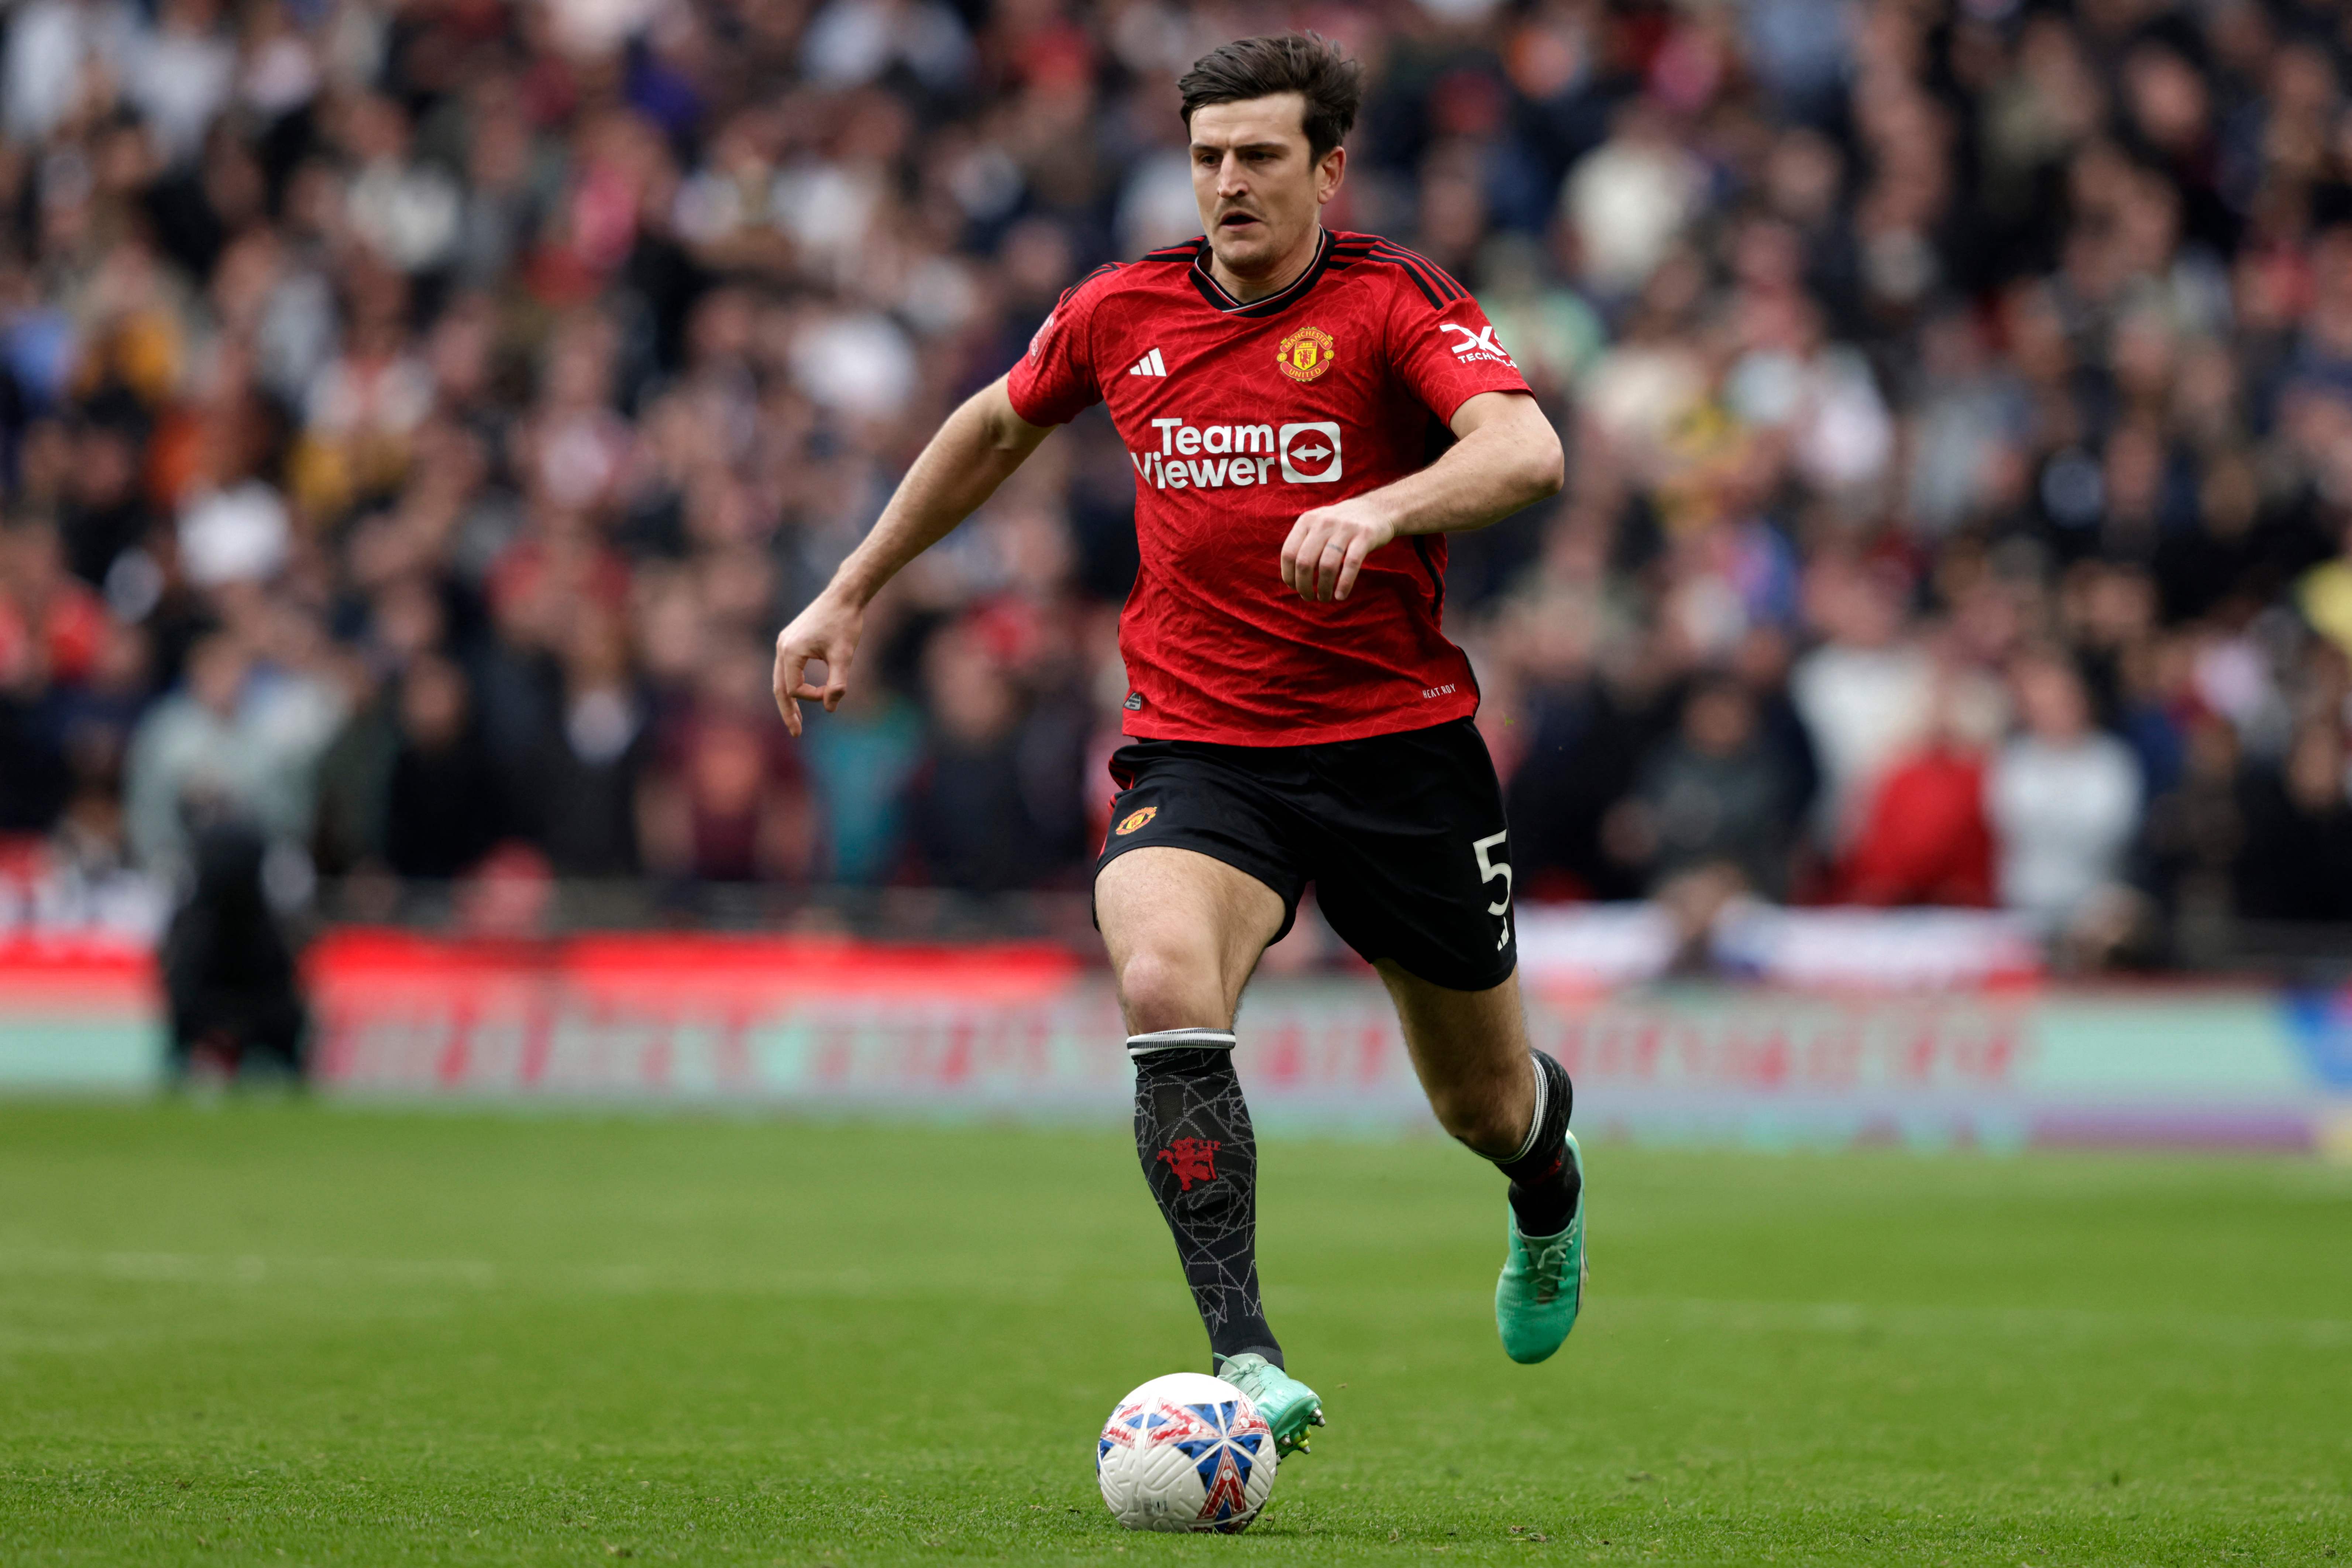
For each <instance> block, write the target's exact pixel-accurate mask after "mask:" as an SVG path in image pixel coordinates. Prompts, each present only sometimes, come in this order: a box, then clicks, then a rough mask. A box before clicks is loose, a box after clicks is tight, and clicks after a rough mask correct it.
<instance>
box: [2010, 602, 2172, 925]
mask: <svg viewBox="0 0 2352 1568" xmlns="http://www.w3.org/2000/svg"><path fill="white" fill-rule="evenodd" d="M2011 685H2012V687H2013V688H2014V689H2015V693H2016V702H2017V711H2018V718H2019V721H2020V728H2019V732H2018V733H2017V734H2016V735H2015V736H2014V737H2012V738H2011V740H2010V742H2009V743H2008V744H2007V745H2005V746H2003V747H2002V748H2001V750H2000V754H1999V755H1998V756H1997V757H1996V758H1995V759H1994V761H1993V764H1992V769H1991V773H1990V776H1989V777H1988V778H1987V780H1986V782H1985V800H1986V811H1987V815H1988V816H1990V818H1991V822H1992V826H1993V832H1994V834H1995V836H1996V837H1997V839H1998V840H1999V843H2000V900H2001V902H2002V903H2003V904H2004V905H2006V906H2007V907H2008V908H2010V909H2012V910H2020V911H2021V912H2023V913H2025V914H2028V915H2030V916H2032V917H2033V918H2034V919H2035V920H2036V921H2040V922H2041V923H2042V926H2043V928H2044V929H2045V930H2047V931H2052V932H2053V933H2063V932H2065V931H2069V930H2070V929H2072V928H2074V927H2075V926H2076V925H2077V924H2078V923H2079V922H2082V921H2084V920H2085V919H2087V918H2089V917H2091V916H2092V915H2094V914H2095V913H2096V912H2098V911H2097V910H2096V909H2095V904H2096V900H2099V899H2100V897H2101V896H2102V895H2104V894H2106V893H2108V892H2110V891H2111V890H2113V889H2116V887H2117V886H2118V885H2119V884H2120V883H2121V881H2122V879H2123V874H2124V868H2125V866H2124V861H2125V856H2126V852H2127V851H2128V850H2129V848H2130V847H2131V843H2132V838H2133V835H2134V834H2135V832H2136V831H2137V826H2138V820H2139V809H2140V793H2141V782H2140V770H2139V764H2138V763H2137V762H2135V761H2134V760H2133V758H2132V754H2131V752H2130V749H2129V748H2128V747H2126V746H2125V744H2124V743H2123V742H2121V741H2119V740H2117V739H2116V737H2115V736H2113V735H2111V734H2108V733H2106V732H2105V731H2101V730H2098V729H2096V728H2095V727H2094V726H2093V724H2092V722H2091V703H2090V698H2089V695H2088V693H2086V692H2085V691H2084V687H2083V679H2082V677H2081V675H2080V674H2079V673H2078V672H2077V670H2076V669H2075V668H2074V663H2073V661H2072V659H2071V658H2069V657H2068V656H2067V655H2065V654H2063V653H2060V652H2056V651H2053V650H2050V649H2046V648H2037V649H2032V650H2029V651H2028V652H2027V653H2025V654H2023V655H2021V656H2020V658H2018V659H2017V661H2016V663H2015V665H2014V667H2013V668H2012V670H2011Z"/></svg>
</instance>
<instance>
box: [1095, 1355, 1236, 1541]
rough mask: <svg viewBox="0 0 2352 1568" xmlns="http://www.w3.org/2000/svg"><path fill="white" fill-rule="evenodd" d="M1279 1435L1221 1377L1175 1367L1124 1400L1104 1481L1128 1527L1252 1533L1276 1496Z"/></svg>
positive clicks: (1102, 1445) (1110, 1433) (1101, 1446)
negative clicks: (1253, 1525) (1276, 1439)
mask: <svg viewBox="0 0 2352 1568" xmlns="http://www.w3.org/2000/svg"><path fill="white" fill-rule="evenodd" d="M1274 1467H1275V1453H1274V1432H1273V1430H1272V1429H1271V1428H1270V1427H1268V1426H1266V1424H1265V1416H1263V1415H1259V1414H1258V1413H1257V1406H1256V1405H1252V1404H1251V1403H1250V1400H1249V1395H1248V1394H1244V1393H1243V1392H1242V1391H1241V1390H1240V1389H1238V1388H1235V1387H1234V1385H1233V1384H1230V1383H1227V1382H1226V1381H1225V1380H1224V1379H1223V1378H1220V1377H1211V1376H1210V1375H1208V1373H1201V1372H1171V1373H1169V1374H1168V1375H1167V1376H1165V1377H1155V1378H1153V1379H1152V1380H1151V1381H1150V1383H1147V1384H1144V1385H1143V1386H1142V1387H1141V1388H1139V1389H1137V1390H1136V1391H1135V1392H1134V1393H1133V1394H1129V1395H1128V1396H1127V1397H1126V1398H1125V1399H1122V1400H1120V1401H1119V1402H1118V1408H1117V1409H1115V1410H1113V1411H1112V1412H1111V1413H1110V1419H1109V1420H1108V1421H1106V1422H1104V1423H1103V1429H1102V1436H1101V1438H1100V1439H1099V1440H1098V1441H1097V1443H1096V1444H1095V1477H1096V1479H1097V1480H1099V1481H1100V1482H1101V1483H1102V1495H1103V1502H1104V1504H1105V1505H1106V1506H1108V1508H1109V1510H1110V1513H1111V1517H1112V1518H1113V1519H1116V1520H1118V1521H1119V1523H1121V1524H1123V1525H1125V1526H1127V1527H1128V1529H1129V1530H1213V1531H1220V1532H1222V1533H1223V1534H1227V1535H1232V1534H1234V1533H1237V1532H1238V1531H1244V1530H1247V1529H1248V1528H1249V1527H1250V1521H1252V1520H1254V1519H1255V1518H1256V1517H1257V1515H1258V1510H1260V1509H1262V1508H1264V1507H1265V1500H1266V1499H1267V1498H1268V1497H1269V1496H1271V1495H1272V1494H1273V1492H1274Z"/></svg>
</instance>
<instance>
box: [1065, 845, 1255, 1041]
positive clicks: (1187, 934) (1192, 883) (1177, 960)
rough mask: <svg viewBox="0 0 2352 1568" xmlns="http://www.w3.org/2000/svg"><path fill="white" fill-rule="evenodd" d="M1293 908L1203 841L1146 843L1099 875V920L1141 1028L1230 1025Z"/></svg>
mask: <svg viewBox="0 0 2352 1568" xmlns="http://www.w3.org/2000/svg"><path fill="white" fill-rule="evenodd" d="M1289 913H1290V910H1289V906H1288V905H1287V904H1286V902H1285V901H1284V900H1283V898H1282V896H1281V895H1280V894H1278V893H1276V891H1275V890H1274V889H1272V888H1269V887H1267V886H1266V885H1265V883H1264V882H1262V881H1260V880H1259V879H1257V878H1255V877H1254V876H1251V875H1250V874H1249V873H1248V872H1246V871H1243V870H1240V869H1238V868H1235V867H1233V866H1230V865H1227V864H1226V863H1225V862H1223V861H1222V860H1219V859H1215V858H1212V857H1211V856H1208V855H1204V854H1202V853H1201V852H1200V851H1198V850H1194V849H1181V848H1176V847H1171V846H1165V845H1146V846H1143V847H1139V848H1135V849H1130V850H1128V851H1127V852H1126V853H1124V854H1121V855H1119V856H1118V857H1117V858H1113V859H1111V860H1109V861H1108V862H1106V863H1105V864H1104V865H1103V867H1102V868H1101V869H1100V870H1099V871H1097V873H1096V874H1095V921H1096V923H1097V924H1098V925H1099V926H1101V928H1102V935H1103V945H1104V946H1105V947H1106V948H1107V949H1108V950H1109V953H1110V964H1111V973H1113V974H1114V975H1115V976H1117V978H1118V993H1119V1005H1120V1007H1121V1009H1122V1010H1123V1011H1124V1012H1125V1013H1126V1015H1127V1023H1128V1027H1129V1030H1130V1031H1132V1032H1136V1033H1150V1031H1153V1030H1156V1029H1184V1028H1212V1029H1227V1028H1231V1027H1232V1026H1233V1021H1234V1009H1235V1008H1236V1007H1237V1006H1238V1005H1240V1002H1241V994H1242V987H1243V986H1244V985H1245V984H1248V983H1249V977H1250V972H1251V971H1252V970H1254V969H1255V968H1256V967H1257V960H1258V955H1259V954H1260V953H1262V952H1265V947H1266V944H1267V943H1268V942H1272V941H1273V940H1274V938H1275V935H1276V932H1278V931H1280V930H1281V929H1282V928H1283V927H1284V926H1285V925H1286V923H1288V918H1289Z"/></svg>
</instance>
